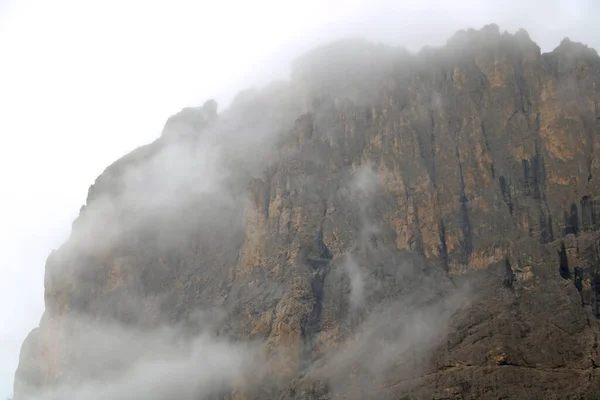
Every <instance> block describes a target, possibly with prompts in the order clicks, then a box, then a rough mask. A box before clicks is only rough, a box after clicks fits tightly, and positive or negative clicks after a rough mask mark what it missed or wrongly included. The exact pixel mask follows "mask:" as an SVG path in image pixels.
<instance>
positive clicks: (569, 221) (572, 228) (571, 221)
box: [564, 203, 579, 235]
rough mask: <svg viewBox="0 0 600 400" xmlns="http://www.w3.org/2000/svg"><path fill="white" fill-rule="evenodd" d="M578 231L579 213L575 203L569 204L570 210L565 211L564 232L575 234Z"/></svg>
mask: <svg viewBox="0 0 600 400" xmlns="http://www.w3.org/2000/svg"><path fill="white" fill-rule="evenodd" d="M578 233H579V213H578V210H577V204H575V203H573V204H571V210H570V212H569V213H567V212H566V211H565V229H564V234H565V235H569V234H573V235H577V234H578Z"/></svg>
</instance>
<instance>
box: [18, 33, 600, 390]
mask: <svg viewBox="0 0 600 400" xmlns="http://www.w3.org/2000/svg"><path fill="white" fill-rule="evenodd" d="M599 100H600V58H599V57H598V55H597V54H596V52H595V51H593V50H591V49H589V48H587V47H585V46H583V45H581V44H578V43H573V42H571V41H569V40H568V39H565V40H564V41H563V42H562V43H560V45H559V46H558V47H557V48H556V49H555V50H554V51H552V52H550V53H545V54H541V53H540V49H539V47H538V46H537V45H536V44H535V43H534V42H532V41H531V40H530V38H529V37H528V35H527V33H526V32H524V31H520V32H518V33H516V34H515V35H509V34H506V33H504V34H502V33H500V31H499V30H498V28H497V27H496V26H494V25H491V26H487V27H485V28H483V29H481V30H479V31H467V32H459V33H458V34H456V35H455V36H454V37H453V38H451V39H450V40H449V41H448V44H447V45H446V46H445V47H443V48H439V49H424V50H423V51H422V52H421V53H419V54H416V55H415V54H409V53H407V52H404V51H402V50H399V49H390V48H386V47H383V46H376V45H372V44H370V43H363V42H360V41H346V42H340V43H335V44H332V45H330V46H327V47H324V48H320V49H317V50H315V51H314V52H312V53H309V54H307V55H306V56H304V57H302V58H301V59H299V60H298V61H297V62H296V64H295V66H294V73H293V76H292V79H291V80H290V82H284V83H279V84H274V85H272V86H270V87H268V88H266V89H263V90H260V91H247V92H244V93H241V94H240V95H239V96H238V98H237V99H236V100H235V101H234V102H233V104H232V106H231V107H230V109H229V110H227V111H226V112H224V113H222V114H219V115H217V112H216V105H215V104H214V103H213V102H207V104H205V105H204V107H201V108H197V109H186V110H183V111H182V112H181V113H180V114H178V115H176V116H173V117H172V118H171V119H170V120H169V121H168V122H167V124H166V125H165V129H164V132H163V135H162V136H161V138H159V139H158V140H157V141H156V142H154V143H152V144H150V145H148V146H145V147H142V148H140V149H137V150H135V151H134V152H132V153H130V154H128V155H126V156H125V157H123V158H122V159H121V160H119V161H117V162H116V163H115V164H113V165H112V166H110V167H109V168H107V170H106V171H105V172H104V173H103V174H102V175H101V176H100V177H99V178H98V179H97V181H96V182H95V184H94V185H93V186H92V187H91V188H90V191H89V196H88V201H87V205H86V206H85V207H84V208H83V209H82V211H81V213H80V216H79V218H78V219H77V220H76V221H75V223H74V225H73V233H72V235H71V238H70V239H69V241H68V242H67V243H65V245H63V246H62V247H61V248H60V249H59V250H56V251H55V252H53V253H52V255H51V256H50V257H49V258H48V262H47V266H46V283H45V290H46V291H45V299H46V312H45V314H44V316H43V318H42V321H41V323H40V327H39V328H37V329H36V330H34V331H33V332H32V333H31V334H30V335H29V336H28V337H27V339H26V340H25V342H24V344H23V349H22V355H21V362H20V365H19V369H18V371H17V373H16V378H15V398H16V399H18V400H20V399H27V398H29V397H28V396H33V397H32V398H55V397H52V396H57V397H56V398H66V399H71V398H92V399H95V398H96V397H94V396H98V398H115V399H117V398H118V399H129V398H140V396H142V397H144V398H153V399H163V398H175V397H176V398H182V399H188V398H189V399H200V398H235V399H252V398H257V399H258V398H260V399H267V398H281V399H328V398H333V397H334V396H337V397H339V398H348V399H350V398H356V399H359V398H360V399H362V398H376V399H386V398H390V399H392V398H394V399H397V398H406V399H408V398H436V399H442V398H447V399H456V398H483V399H485V398H489V399H497V398H548V399H550V398H573V399H575V398H576V399H580V398H595V397H594V396H598V395H600V379H599V378H600V377H599V374H598V372H597V371H598V370H597V366H598V365H600V357H599V356H600V355H599V354H598V340H597V336H598V332H599V327H600V326H599V324H598V317H599V316H600V271H599V270H598V269H599V267H600V256H599V251H600V250H599V248H600V235H599V234H598V228H599V224H600V158H599V157H600V108H599V106H598V102H599ZM200 311H201V314H200V317H199V316H198V315H199V314H198V312H200ZM199 338H201V339H199ZM166 343H168V345H167V344H166ZM199 343H200V344H199ZM215 349H217V350H219V351H220V352H218V351H217V350H215ZM178 354H179V355H181V357H180V358H176V359H173V357H175V355H178ZM234 354H235V356H234ZM177 357H179V356H177ZM148 360H151V361H152V360H154V361H156V360H159V361H160V362H159V361H156V362H154V361H152V362H150V361H148ZM165 360H169V361H165ZM182 360H183V361H182ZM173 363H174V364H173ZM174 365H176V366H177V367H174ZM150 367H152V368H150ZM174 371H175V372H174ZM173 377H175V378H173ZM115 382H117V384H115ZM131 382H133V383H131ZM129 383H131V385H129ZM128 385H129V386H128ZM86 390H87V391H86ZM82 396H83V397H82ZM211 396H214V397H211Z"/></svg>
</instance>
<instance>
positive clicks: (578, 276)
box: [573, 267, 583, 293]
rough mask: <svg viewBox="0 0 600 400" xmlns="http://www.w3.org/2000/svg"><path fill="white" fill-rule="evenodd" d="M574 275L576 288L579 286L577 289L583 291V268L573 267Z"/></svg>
mask: <svg viewBox="0 0 600 400" xmlns="http://www.w3.org/2000/svg"><path fill="white" fill-rule="evenodd" d="M573 276H574V278H573V284H574V285H575V288H577V291H578V292H580V293H581V291H582V290H583V268H581V267H575V268H573Z"/></svg>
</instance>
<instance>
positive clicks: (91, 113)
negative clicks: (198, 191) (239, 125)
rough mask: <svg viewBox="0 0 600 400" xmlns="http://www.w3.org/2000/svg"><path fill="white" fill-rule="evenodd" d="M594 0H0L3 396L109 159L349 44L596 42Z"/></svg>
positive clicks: (599, 31) (599, 6)
mask: <svg viewBox="0 0 600 400" xmlns="http://www.w3.org/2000/svg"><path fill="white" fill-rule="evenodd" d="M598 15H600V3H599V2H597V1H596V0H587V1H586V0H579V1H578V0H567V1H559V0H543V1H533V0H532V1H527V0H520V1H516V0H510V1H502V2H500V1H475V0H472V1H469V0H454V1H444V0H437V1H426V0H418V1H412V0H411V1H401V0H387V1H383V0H346V1H342V0H302V1H298V2H291V1H285V0H252V1H245V0H237V1H234V0H218V1H217V0H215V1H208V0H197V1H191V0H189V1H184V0H165V1H153V0H139V1H138V0H134V1H128V0H98V1H91V0H54V1H51V0H0V135H1V139H2V141H1V145H0V191H1V192H0V199H1V200H0V268H1V271H0V272H1V275H0V398H2V396H5V397H6V396H10V395H11V392H12V380H13V374H14V370H15V368H16V365H17V360H18V352H19V348H20V345H21V342H22V340H23V338H24V337H25V335H26V334H27V332H28V331H29V330H30V329H32V328H33V327H34V326H36V325H37V324H38V322H39V318H40V316H41V313H42V311H43V274H44V263H45V259H46V257H47V255H48V253H49V252H50V251H51V250H52V249H53V248H56V247H58V246H59V245H60V244H61V243H62V242H63V241H64V240H65V238H66V236H67V234H68V232H69V230H70V225H71V221H72V220H73V219H74V218H75V216H76V215H77V213H78V210H79V208H80V206H81V205H82V204H83V203H84V201H85V196H86V194H87V189H88V187H89V186H90V184H92V183H93V181H94V179H95V178H96V177H97V176H98V175H99V174H100V173H101V172H102V171H103V169H104V168H105V167H106V166H108V165H109V164H110V163H111V162H112V161H114V160H115V159H117V158H119V157H120V156H121V155H123V154H125V153H127V152H129V151H130V150H132V149H134V148H135V147H137V146H139V145H141V144H144V143H147V142H149V141H152V140H153V139H155V138H156V137H157V136H158V135H159V134H160V131H161V129H162V126H163V124H164V122H165V121H166V119H167V118H168V117H169V115H171V114H173V113H175V112H177V111H178V110H179V109H181V108H182V107H185V106H193V105H198V104H201V103H203V102H204V101H205V100H206V99H208V98H216V99H217V101H218V102H219V103H221V104H222V105H224V104H227V102H228V101H230V100H231V98H232V97H233V95H234V94H235V93H236V92H237V91H238V90H240V89H242V88H244V87H246V86H249V85H252V84H261V83H265V82H268V81H269V80H271V79H272V78H281V77H286V76H287V71H288V69H287V68H288V66H289V63H290V60H291V59H292V58H293V57H295V56H296V55H298V54H299V53H301V52H303V51H305V50H306V49H309V48H311V47H312V46H314V45H316V44H318V43H323V42H325V41H329V40H332V39H336V38H341V37H346V36H355V37H366V38H369V39H373V40H377V41H382V42H384V43H388V44H393V45H399V44H402V45H405V46H406V47H408V48H409V49H412V50H418V49H419V48H420V47H421V46H423V45H424V44H430V45H440V44H443V43H444V42H445V40H446V39H447V38H448V37H449V36H450V35H451V34H452V33H454V32H455V31H456V30H458V29H460V28H468V27H476V28H478V27H481V26H482V25H485V24H487V23H490V22H495V23H497V24H499V25H500V28H501V29H502V30H508V31H510V32H514V31H515V30H516V29H518V28H520V27H524V28H525V29H527V30H528V31H529V33H530V35H531V37H532V38H533V39H534V40H535V41H537V42H538V44H540V46H541V47H542V49H543V50H545V51H547V50H552V49H553V48H554V47H555V46H556V45H558V43H559V42H560V40H561V39H562V38H563V37H565V36H569V37H570V38H571V39H572V40H577V41H582V42H584V43H586V44H589V45H591V46H593V47H595V48H600V28H599V27H598V26H599V24H598V23H597V16H598Z"/></svg>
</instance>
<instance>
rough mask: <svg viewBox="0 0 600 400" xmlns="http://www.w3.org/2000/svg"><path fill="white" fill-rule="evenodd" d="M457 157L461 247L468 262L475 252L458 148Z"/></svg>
mask: <svg viewBox="0 0 600 400" xmlns="http://www.w3.org/2000/svg"><path fill="white" fill-rule="evenodd" d="M456 158H457V160H458V172H459V174H460V230H461V231H462V239H461V248H462V250H463V256H464V262H465V264H467V263H468V262H469V260H470V259H471V254H472V253H473V236H472V233H471V220H470V217H469V207H468V201H469V199H468V198H467V193H466V191H465V180H464V175H463V169H462V164H461V162H460V154H459V152H458V148H457V149H456Z"/></svg>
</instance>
